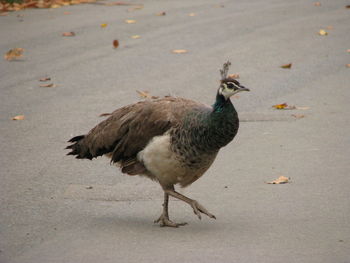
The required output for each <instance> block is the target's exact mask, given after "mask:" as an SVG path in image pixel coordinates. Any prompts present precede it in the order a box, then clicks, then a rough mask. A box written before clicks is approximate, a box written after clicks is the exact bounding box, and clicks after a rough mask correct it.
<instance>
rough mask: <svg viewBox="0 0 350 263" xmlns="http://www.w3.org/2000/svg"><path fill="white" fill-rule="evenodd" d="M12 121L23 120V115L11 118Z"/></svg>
mask: <svg viewBox="0 0 350 263" xmlns="http://www.w3.org/2000/svg"><path fill="white" fill-rule="evenodd" d="M12 120H14V121H21V120H24V115H17V116H15V117H13V118H12Z"/></svg>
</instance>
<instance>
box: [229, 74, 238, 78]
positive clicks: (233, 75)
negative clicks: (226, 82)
mask: <svg viewBox="0 0 350 263" xmlns="http://www.w3.org/2000/svg"><path fill="white" fill-rule="evenodd" d="M227 77H228V78H229V79H239V74H230V75H228V76H227Z"/></svg>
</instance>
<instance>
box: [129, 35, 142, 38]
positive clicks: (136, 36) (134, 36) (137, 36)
mask: <svg viewBox="0 0 350 263" xmlns="http://www.w3.org/2000/svg"><path fill="white" fill-rule="evenodd" d="M131 38H132V39H139V38H141V37H140V36H139V35H133V36H131Z"/></svg>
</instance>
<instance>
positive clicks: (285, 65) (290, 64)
mask: <svg viewBox="0 0 350 263" xmlns="http://www.w3.org/2000/svg"><path fill="white" fill-rule="evenodd" d="M281 68H288V69H289V68H292V63H289V64H284V65H282V66H281Z"/></svg>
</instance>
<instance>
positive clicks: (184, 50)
mask: <svg viewBox="0 0 350 263" xmlns="http://www.w3.org/2000/svg"><path fill="white" fill-rule="evenodd" d="M171 52H172V53H174V54H184V53H187V52H188V51H187V50H186V49H174V50H172V51H171Z"/></svg>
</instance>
